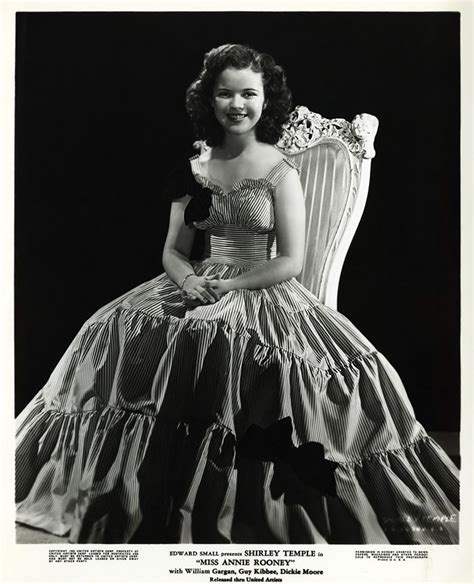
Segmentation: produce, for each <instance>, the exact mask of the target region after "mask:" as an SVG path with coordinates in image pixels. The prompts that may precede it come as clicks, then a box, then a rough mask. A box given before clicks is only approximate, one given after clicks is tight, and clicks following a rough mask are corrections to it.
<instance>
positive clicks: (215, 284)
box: [204, 274, 233, 299]
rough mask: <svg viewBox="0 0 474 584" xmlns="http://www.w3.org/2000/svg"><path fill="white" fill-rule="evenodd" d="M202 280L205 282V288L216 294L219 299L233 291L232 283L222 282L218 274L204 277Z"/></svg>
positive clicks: (228, 281) (229, 281)
mask: <svg viewBox="0 0 474 584" xmlns="http://www.w3.org/2000/svg"><path fill="white" fill-rule="evenodd" d="M204 278H205V280H206V282H205V286H206V288H207V289H208V290H210V291H211V292H212V293H214V294H216V295H217V296H218V297H219V299H220V298H222V296H224V295H225V294H227V292H230V291H231V290H232V289H233V288H232V281H231V280H222V279H221V276H220V274H215V275H214V276H204Z"/></svg>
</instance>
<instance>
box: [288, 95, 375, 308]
mask: <svg viewBox="0 0 474 584" xmlns="http://www.w3.org/2000/svg"><path fill="white" fill-rule="evenodd" d="M377 129H378V120H377V118H376V117H375V116H372V115H370V114H360V115H357V116H356V117H355V118H354V120H353V121H352V123H350V122H347V121H346V120H344V119H340V118H336V119H333V120H328V119H326V118H323V117H322V116H320V115H319V114H316V113H313V112H311V111H309V110H308V108H306V107H302V106H298V107H296V109H295V110H294V111H293V113H292V114H291V117H290V120H289V122H288V124H287V126H286V128H285V131H284V135H283V137H282V139H281V140H280V141H279V142H278V144H277V146H278V148H279V149H280V150H281V151H282V152H284V153H285V155H287V156H289V157H292V158H294V159H295V161H296V162H297V163H298V165H299V166H300V168H301V182H302V184H303V189H304V195H305V201H306V249H305V260H304V265H303V270H302V272H301V274H300V276H299V277H298V280H299V281H300V282H301V283H302V284H303V285H304V286H305V287H306V288H308V289H309V290H311V292H313V294H315V295H316V296H317V297H318V298H319V299H320V300H321V302H324V304H326V305H328V306H330V307H332V308H337V290H338V286H339V278H340V275H341V270H342V265H343V263H344V260H345V257H346V254H347V251H348V249H349V246H350V244H351V241H352V239H353V237H354V234H355V232H356V229H357V227H358V225H359V222H360V219H361V217H362V213H363V211H364V207H365V202H366V200H367V194H368V190H369V179H370V164H371V159H372V158H373V157H374V156H375V150H374V146H373V143H374V138H375V134H376V133H377Z"/></svg>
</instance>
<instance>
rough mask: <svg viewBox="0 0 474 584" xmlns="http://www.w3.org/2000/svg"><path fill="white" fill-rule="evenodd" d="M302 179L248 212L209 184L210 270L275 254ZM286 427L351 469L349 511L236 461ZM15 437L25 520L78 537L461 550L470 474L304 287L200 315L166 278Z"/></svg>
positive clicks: (344, 482) (87, 339)
mask: <svg viewBox="0 0 474 584" xmlns="http://www.w3.org/2000/svg"><path fill="white" fill-rule="evenodd" d="M192 164H193V169H194V170H197V168H196V159H194V160H192ZM293 167H294V165H293V164H291V163H290V162H288V160H287V159H284V160H282V161H281V162H280V163H279V164H278V165H276V166H275V167H274V168H273V169H272V171H271V172H270V173H269V175H268V176H267V177H265V178H264V179H248V180H249V181H251V182H249V183H248V184H247V183H245V181H240V182H241V184H239V189H238V192H239V196H240V195H242V199H243V201H244V202H245V200H246V197H247V198H249V199H253V203H252V205H251V206H248V207H245V206H244V203H242V205H240V206H239V205H238V204H237V203H236V201H235V200H234V202H233V203H232V204H231V201H232V198H233V197H234V196H236V195H234V194H232V193H223V192H222V191H220V189H219V188H218V187H216V186H214V187H213V189H214V197H213V206H212V209H211V214H210V217H209V218H208V219H207V220H205V221H203V222H202V223H200V224H196V225H195V226H196V227H197V228H198V229H206V230H207V231H206V238H207V239H206V252H205V257H204V258H203V259H202V260H199V261H198V260H196V261H193V262H192V264H193V267H194V270H195V272H196V273H197V274H199V275H212V274H217V273H219V274H221V276H222V278H232V277H234V276H237V275H239V274H241V273H243V272H245V271H247V270H250V269H252V268H253V267H255V265H258V264H260V263H262V262H265V261H268V260H269V259H271V258H272V257H275V256H274V253H275V249H274V233H273V221H274V218H273V214H272V205H271V197H272V196H273V193H274V189H275V188H277V186H278V182H279V181H280V180H282V178H283V177H284V176H285V174H286V173H287V172H289V171H290V170H291V169H292V168H293ZM196 176H197V175H196ZM197 180H202V177H197ZM268 185H271V188H270V187H269V186H268ZM247 186H248V190H246V189H247ZM259 189H261V191H260V190H259ZM236 192H237V191H236ZM239 214H240V215H239ZM232 217H233V220H234V222H235V223H236V225H233V224H232V223H231V220H232ZM239 217H240V218H241V219H242V224H239V222H238V220H237V221H236V219H238V218H239ZM227 219H228V221H229V222H228V223H227ZM252 221H255V225H257V223H258V225H260V231H255V229H253V230H252V228H251V227H249V224H252ZM229 242H230V243H229ZM407 350H409V346H407ZM286 416H289V417H291V420H292V423H293V426H294V432H293V441H294V443H295V445H297V446H299V445H301V444H304V443H307V442H310V441H316V442H320V443H321V444H323V445H324V449H325V456H326V458H327V459H330V460H333V461H335V462H337V463H338V464H339V466H338V468H337V471H336V484H337V497H336V498H331V497H324V496H321V495H320V494H319V493H318V492H317V491H315V490H314V489H312V488H311V487H308V486H307V485H304V484H303V483H301V481H299V479H298V478H297V477H296V476H295V475H294V474H293V475H291V476H290V475H288V469H286V470H285V468H283V467H281V468H280V467H278V465H274V464H272V463H270V462H252V461H248V460H247V461H246V460H243V461H241V462H240V465H239V466H238V467H237V466H236V446H237V444H238V441H239V440H240V438H241V437H242V436H243V435H244V433H245V431H246V430H247V428H248V427H249V426H250V425H251V424H257V425H258V426H261V427H266V426H268V425H270V424H272V423H274V422H276V421H278V420H280V419H282V418H284V417H286ZM17 439H18V449H17V464H16V470H17V476H16V494H17V500H18V506H17V513H18V515H17V518H18V520H19V521H22V522H24V523H27V524H30V525H33V526H36V527H40V528H43V529H46V530H49V531H51V532H53V533H55V534H58V535H64V534H66V533H69V538H70V540H71V541H74V542H85V541H89V542H105V543H113V542H115V543H117V542H129V541H130V542H132V541H137V542H146V541H153V542H157V543H159V542H182V543H192V542H194V543H221V542H236V543H239V542H246V543H252V542H255V543H327V542H329V543H372V544H374V543H418V544H423V543H427V544H430V543H448V544H449V543H456V542H457V537H458V536H457V527H458V525H457V517H458V516H457V508H458V471H457V469H456V467H455V466H454V464H453V463H452V462H451V461H450V460H449V458H448V456H447V455H446V454H445V453H444V451H443V450H441V448H440V447H439V446H438V445H437V444H436V443H435V442H434V441H433V440H432V439H431V438H429V437H428V436H427V435H426V432H425V431H424V429H423V427H422V426H421V425H420V424H419V423H418V422H417V421H416V419H415V416H414V412H413V409H412V407H411V404H410V402H409V399H408V396H407V394H406V392H405V389H404V387H403V385H402V382H401V380H400V378H399V377H398V375H397V373H396V371H395V370H394V369H393V367H392V366H391V365H390V363H388V361H387V360H386V359H385V357H384V356H383V355H381V354H380V353H378V352H377V350H376V349H375V348H374V346H373V345H372V344H371V343H370V342H369V341H368V340H367V339H366V338H365V337H364V336H363V335H362V334H361V333H360V332H359V331H358V330H357V329H356V328H355V327H354V326H353V325H352V323H351V322H350V321H348V320H347V319H346V318H345V317H344V316H343V315H341V314H340V313H338V312H336V311H334V310H332V309H330V308H328V307H326V306H324V305H323V304H321V303H320V302H319V301H318V299H317V298H316V297H315V296H314V295H313V294H311V293H310V292H309V291H308V290H307V289H306V288H304V287H303V286H302V285H301V284H300V283H299V282H298V281H297V280H296V279H295V278H291V279H290V280H287V281H286V282H282V283H280V284H277V285H275V286H270V287H269V288H266V289H261V290H235V291H232V292H229V293H228V294H227V295H225V296H224V297H223V298H222V299H221V300H220V301H219V302H217V303H215V304H210V305H204V306H199V307H196V308H194V309H189V308H187V307H186V306H185V305H184V304H183V302H182V298H181V294H180V291H179V289H178V288H177V286H176V285H175V284H174V283H173V282H172V281H171V280H170V279H169V278H168V276H167V275H166V274H161V275H160V276H158V277H156V278H154V279H152V280H150V281H149V282H145V283H144V284H141V285H140V286H137V287H136V288H135V289H134V290H132V291H129V292H127V293H126V294H123V295H122V296H121V297H119V298H117V299H116V300H114V301H112V302H110V303H109V304H107V305H106V306H104V307H102V308H101V309H100V310H98V311H97V312H96V313H95V314H94V315H93V316H92V317H91V318H90V319H89V320H88V321H86V322H85V323H84V325H83V327H82V328H81V330H80V332H79V334H78V335H77V336H76V338H75V339H74V340H73V341H72V343H71V345H70V347H69V348H68V350H67V351H66V353H65V355H64V356H63V358H62V359H61V361H60V362H59V363H58V365H57V367H56V368H55V370H54V371H53V373H52V375H51V377H50V379H49V380H48V382H47V383H46V385H45V387H44V388H43V389H42V391H41V392H39V393H38V394H37V396H36V397H35V398H34V399H33V401H32V402H31V403H30V404H29V406H28V407H27V408H26V409H25V410H24V411H23V412H22V414H21V415H20V416H19V418H18V434H17ZM282 473H283V474H282ZM285 473H286V474H285ZM282 481H283V482H282ZM278 485H280V487H281V485H283V486H284V488H283V491H282V490H281V489H280V490H279V488H278ZM285 485H286V486H285ZM440 517H449V518H451V519H452V518H453V517H454V521H451V522H443V523H441V522H439V521H438V522H437V520H436V518H440ZM418 528H419V529H418ZM440 528H441V529H440Z"/></svg>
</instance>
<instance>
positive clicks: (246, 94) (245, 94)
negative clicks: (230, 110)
mask: <svg viewBox="0 0 474 584" xmlns="http://www.w3.org/2000/svg"><path fill="white" fill-rule="evenodd" d="M256 95H257V94H256V93H244V97H255V96H256Z"/></svg>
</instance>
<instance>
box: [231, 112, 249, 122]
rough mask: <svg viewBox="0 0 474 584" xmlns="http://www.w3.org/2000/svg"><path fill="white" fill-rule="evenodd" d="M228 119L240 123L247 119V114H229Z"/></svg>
mask: <svg viewBox="0 0 474 584" xmlns="http://www.w3.org/2000/svg"><path fill="white" fill-rule="evenodd" d="M227 117H228V118H229V119H230V120H231V121H232V122H240V120H243V119H244V118H245V117H246V114H227Z"/></svg>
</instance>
